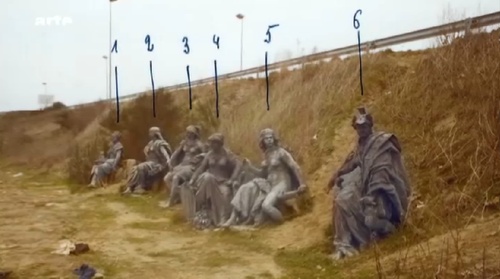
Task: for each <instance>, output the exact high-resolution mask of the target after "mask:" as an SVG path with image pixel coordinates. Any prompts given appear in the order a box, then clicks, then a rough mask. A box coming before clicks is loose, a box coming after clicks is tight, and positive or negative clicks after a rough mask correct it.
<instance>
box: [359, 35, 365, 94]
mask: <svg viewBox="0 0 500 279" xmlns="http://www.w3.org/2000/svg"><path fill="white" fill-rule="evenodd" d="M358 56H359V84H360V86H361V96H363V93H364V92H363V62H362V61H361V32H360V31H359V30H358Z"/></svg>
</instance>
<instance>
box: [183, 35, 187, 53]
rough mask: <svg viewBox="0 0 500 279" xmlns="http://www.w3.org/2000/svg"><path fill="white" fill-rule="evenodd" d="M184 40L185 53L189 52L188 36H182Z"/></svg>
mask: <svg viewBox="0 0 500 279" xmlns="http://www.w3.org/2000/svg"><path fill="white" fill-rule="evenodd" d="M182 42H183V43H184V53H185V54H189V43H188V38H187V37H184V38H182Z"/></svg>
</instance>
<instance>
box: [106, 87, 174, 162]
mask: <svg viewBox="0 0 500 279" xmlns="http://www.w3.org/2000/svg"><path fill="white" fill-rule="evenodd" d="M156 100H157V102H156V117H153V99H152V95H151V94H149V95H143V96H140V97H138V98H137V99H136V100H134V101H131V103H130V104H125V105H123V107H124V108H120V120H119V122H118V123H117V115H116V108H113V109H112V111H111V113H109V115H108V116H107V117H106V118H104V119H103V120H102V122H101V125H102V126H104V127H105V128H106V129H109V130H110V131H115V130H117V131H120V132H122V143H123V145H124V146H125V151H124V156H125V158H134V159H137V160H144V153H143V149H144V146H145V145H146V144H147V143H148V141H149V135H148V130H149V128H150V127H152V126H157V127H160V129H161V131H162V134H163V137H164V138H165V140H167V141H168V142H169V143H170V144H171V145H172V146H174V145H175V144H176V143H177V142H178V141H179V139H180V137H181V136H182V135H181V133H182V132H183V131H184V128H183V125H184V119H183V118H182V115H181V114H180V111H181V110H182V109H181V108H179V107H178V106H175V105H173V104H172V98H171V96H170V95H169V94H164V93H162V92H161V91H160V90H159V91H158V94H157V99H156Z"/></svg>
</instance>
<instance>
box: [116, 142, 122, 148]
mask: <svg viewBox="0 0 500 279" xmlns="http://www.w3.org/2000/svg"><path fill="white" fill-rule="evenodd" d="M115 149H123V143H121V142H117V143H115Z"/></svg>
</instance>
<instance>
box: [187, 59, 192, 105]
mask: <svg viewBox="0 0 500 279" xmlns="http://www.w3.org/2000/svg"><path fill="white" fill-rule="evenodd" d="M186 73H187V78H188V85H189V110H191V109H193V103H192V95H191V75H190V73H189V65H187V66H186Z"/></svg>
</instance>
